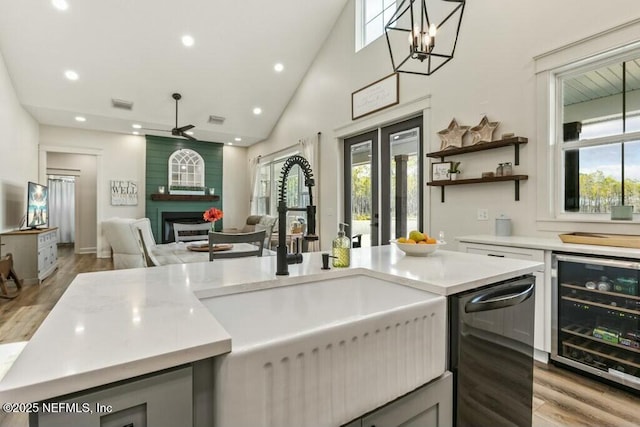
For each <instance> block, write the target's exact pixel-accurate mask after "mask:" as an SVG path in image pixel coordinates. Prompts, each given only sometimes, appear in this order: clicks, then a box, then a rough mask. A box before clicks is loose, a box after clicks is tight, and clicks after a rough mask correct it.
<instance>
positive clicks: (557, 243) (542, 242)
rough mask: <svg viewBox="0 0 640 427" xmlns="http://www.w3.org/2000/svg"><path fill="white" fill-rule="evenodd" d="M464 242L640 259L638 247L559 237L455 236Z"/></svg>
mask: <svg viewBox="0 0 640 427" xmlns="http://www.w3.org/2000/svg"><path fill="white" fill-rule="evenodd" d="M456 240H458V241H460V242H465V243H482V244H488V245H499V246H510V247H514V248H530V249H542V250H548V251H554V252H573V253H579V254H584V255H604V256H613V257H622V258H634V259H640V249H634V248H619V247H616V246H599V245H579V244H575V243H564V242H563V241H562V240H560V238H559V237H556V238H544V237H528V236H493V235H490V234H478V235H471V236H460V237H456Z"/></svg>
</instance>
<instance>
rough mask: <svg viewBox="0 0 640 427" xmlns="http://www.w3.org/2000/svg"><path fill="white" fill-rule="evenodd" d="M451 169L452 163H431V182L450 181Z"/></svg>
mask: <svg viewBox="0 0 640 427" xmlns="http://www.w3.org/2000/svg"><path fill="white" fill-rule="evenodd" d="M449 169H451V162H439V163H431V181H432V182H433V181H448V180H450V179H451V176H450V175H449Z"/></svg>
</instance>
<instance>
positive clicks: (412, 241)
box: [405, 239, 416, 245]
mask: <svg viewBox="0 0 640 427" xmlns="http://www.w3.org/2000/svg"><path fill="white" fill-rule="evenodd" d="M405 243H409V244H412V245H415V244H416V241H415V240H413V239H407V241H406V242H405Z"/></svg>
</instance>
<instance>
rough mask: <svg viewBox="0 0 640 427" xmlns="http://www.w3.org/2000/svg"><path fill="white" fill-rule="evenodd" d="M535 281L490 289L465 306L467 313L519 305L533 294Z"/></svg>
mask: <svg viewBox="0 0 640 427" xmlns="http://www.w3.org/2000/svg"><path fill="white" fill-rule="evenodd" d="M534 287H535V283H518V284H514V285H513V286H509V287H506V288H501V289H495V290H494V289H489V290H487V292H484V293H482V294H480V295H478V296H476V297H474V298H473V299H472V300H471V301H469V302H467V303H466V304H465V306H464V311H465V313H477V312H479V311H489V310H496V309H498V308H504V307H511V306H514V305H518V304H520V303H521V302H523V301H525V300H526V299H527V298H529V297H531V295H533V289H534Z"/></svg>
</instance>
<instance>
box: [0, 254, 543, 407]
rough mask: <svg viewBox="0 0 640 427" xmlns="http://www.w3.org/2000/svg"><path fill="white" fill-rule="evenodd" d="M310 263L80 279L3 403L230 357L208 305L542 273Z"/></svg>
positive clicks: (481, 261)
mask: <svg viewBox="0 0 640 427" xmlns="http://www.w3.org/2000/svg"><path fill="white" fill-rule="evenodd" d="M303 256H304V262H303V263H302V264H294V265H289V273H290V275H289V276H278V277H277V276H276V275H275V272H276V257H262V258H238V259H226V260H216V261H213V262H203V263H191V264H175V265H167V266H162V267H153V268H140V269H129V270H116V271H105V272H96V273H85V274H79V275H78V276H77V277H76V279H74V281H73V282H72V283H71V285H70V286H69V288H68V289H67V291H66V292H65V293H64V294H63V296H62V297H61V298H60V300H59V301H58V303H57V304H56V306H55V307H54V308H53V310H52V311H51V313H50V314H49V316H47V318H46V319H45V321H44V322H43V323H42V325H41V326H40V328H39V329H38V330H37V331H36V333H35V334H34V335H33V337H32V338H31V340H30V341H29V343H28V344H27V346H26V347H25V348H24V350H23V351H22V353H21V354H20V355H19V356H18V358H17V360H16V361H15V362H14V363H13V366H11V368H10V369H9V370H8V372H7V373H6V375H5V377H4V378H3V379H2V380H1V381H0V401H1V402H31V401H39V400H44V399H48V398H53V397H56V396H62V395H65V394H69V393H73V392H77V391H81V390H86V389H89V388H92V387H96V386H100V385H104V384H108V383H112V382H115V381H120V380H124V379H128V378H132V377H136V376H139V375H144V374H148V373H151V372H156V371H160V370H163V369H167V368H170V367H174V366H179V365H182V364H187V363H191V362H194V361H197V360H202V359H205V358H209V357H213V356H216V355H219V354H223V353H226V352H228V351H230V350H231V337H230V336H229V334H228V333H227V332H226V331H225V330H224V328H223V327H222V326H221V325H220V324H219V323H218V321H217V320H216V319H215V318H214V316H213V315H211V314H210V312H209V311H208V310H207V309H206V308H205V307H204V306H203V305H202V304H201V303H200V301H199V298H205V297H211V296H215V295H221V294H228V293H237V292H245V291H251V290H256V289H263V288H270V287H277V286H284V285H290V284H295V283H301V282H306V281H312V280H313V281H315V280H318V278H321V277H327V278H329V277H340V276H345V275H350V274H365V275H368V276H371V277H377V278H381V279H387V280H391V281H394V282H396V283H399V284H404V285H408V286H411V287H415V288H418V289H422V290H425V291H429V292H433V293H435V294H438V295H444V296H448V295H452V294H455V293H459V292H464V291H467V290H470V289H475V288H478V287H482V286H485V285H489V284H492V283H496V282H500V281H503V280H507V279H510V278H513V277H517V276H520V275H523V274H528V273H532V272H534V271H536V270H538V269H539V267H540V265H541V264H540V263H538V262H531V261H522V260H516V259H504V258H489V257H484V256H480V255H474V254H467V253H461V252H452V251H445V250H439V251H437V252H435V253H434V254H432V255H430V256H429V257H409V256H406V255H404V254H403V253H402V252H401V251H400V250H398V249H397V248H396V247H394V246H381V247H376V248H359V249H354V250H352V260H351V267H350V268H346V269H331V270H322V269H321V266H322V263H321V253H320V252H316V253H307V254H304V255H303ZM58 274H59V273H58Z"/></svg>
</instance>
